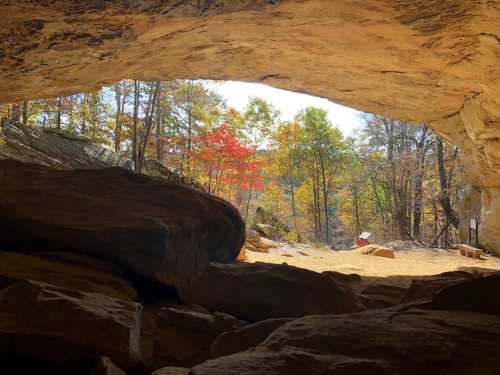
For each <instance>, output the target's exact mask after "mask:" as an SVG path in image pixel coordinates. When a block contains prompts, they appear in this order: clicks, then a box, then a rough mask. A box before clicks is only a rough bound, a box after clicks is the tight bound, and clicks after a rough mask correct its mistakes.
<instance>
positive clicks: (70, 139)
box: [0, 121, 133, 169]
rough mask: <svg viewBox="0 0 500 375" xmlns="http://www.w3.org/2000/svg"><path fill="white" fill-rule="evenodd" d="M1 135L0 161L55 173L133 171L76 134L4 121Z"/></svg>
mask: <svg viewBox="0 0 500 375" xmlns="http://www.w3.org/2000/svg"><path fill="white" fill-rule="evenodd" d="M0 135H1V138H0V139H1V140H2V141H1V142H0V159H14V160H18V161H22V162H26V163H35V164H41V165H46V166H48V167H53V168H57V169H99V168H107V167H122V168H126V169H132V167H133V163H132V161H131V160H129V159H127V158H124V157H122V156H120V155H118V154H116V153H115V152H113V151H111V150H110V149H107V148H106V147H103V146H100V145H98V144H95V143H93V142H91V141H90V139H89V138H87V137H84V136H81V135H78V134H72V133H69V132H65V131H61V130H56V129H49V128H47V129H40V128H32V127H29V126H22V125H20V124H12V123H11V122H10V121H5V122H4V123H3V124H2V126H1V128H0Z"/></svg>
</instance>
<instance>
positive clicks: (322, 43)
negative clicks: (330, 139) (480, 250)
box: [0, 0, 500, 252]
mask: <svg viewBox="0 0 500 375" xmlns="http://www.w3.org/2000/svg"><path fill="white" fill-rule="evenodd" d="M0 13H1V14H2V28H1V29H0V66H1V67H0V102H12V101H18V100H22V99H27V98H35V97H51V96H56V95H61V94H70V93H75V92H82V91H88V90H93V89H96V88H98V87H100V86H102V85H105V84H110V83H112V82H115V81H118V80H120V79H123V78H137V79H144V80H152V79H176V78H207V79H209V78H211V79H234V80H243V81H253V82H263V83H266V84H270V85H273V86H276V87H280V88H285V89H289V90H295V91H303V92H308V93H310V94H314V95H318V96H322V97H326V98H329V99H333V100H335V101H336V102H338V103H341V104H345V105H349V106H351V107H355V108H357V109H360V110H363V111H368V112H374V113H379V114H382V115H385V116H389V117H393V118H399V119H402V120H409V121H419V122H426V123H429V124H430V125H431V126H432V128H433V129H435V130H436V131H438V132H439V133H440V134H443V135H446V136H447V138H448V139H450V140H451V141H453V142H455V143H457V144H459V145H460V146H461V147H462V148H463V150H464V151H465V155H466V158H465V159H466V160H465V162H466V165H467V170H468V173H469V175H470V179H471V182H472V184H473V185H474V186H477V187H479V188H481V189H482V191H483V195H484V197H483V201H484V202H485V203H487V205H486V206H485V209H484V210H483V211H482V219H483V225H482V238H484V242H483V244H484V245H485V246H486V247H487V248H489V249H491V250H494V251H497V252H500V248H499V246H498V245H497V244H496V243H497V242H498V241H499V240H500V231H498V230H496V229H495V228H496V227H497V225H496V223H497V222H498V221H499V220H500V219H499V217H500V214H499V213H497V210H495V207H496V206H498V204H499V203H498V202H497V200H498V198H497V197H498V193H496V189H498V188H499V187H500V168H499V163H498V161H497V159H498V156H499V155H500V146H499V145H500V143H499V141H498V139H500V78H499V77H500V3H499V1H498V0H493V1H483V0H460V1H458V0H447V1H436V0H367V1H363V2H360V1H356V0H340V1H330V0H306V1H304V0H281V1H280V0H238V1H222V0H203V1H193V0H180V1H167V2H165V1H156V0H133V1H122V0H94V1H91V2H73V1H68V0H45V1H42V2H36V1H31V0H1V1H0ZM491 223H493V224H491Z"/></svg>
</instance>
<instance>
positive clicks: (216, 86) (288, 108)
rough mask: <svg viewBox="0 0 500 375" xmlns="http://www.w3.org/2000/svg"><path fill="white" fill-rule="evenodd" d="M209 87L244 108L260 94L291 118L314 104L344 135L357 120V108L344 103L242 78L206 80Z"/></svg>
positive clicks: (283, 115)
mask: <svg viewBox="0 0 500 375" xmlns="http://www.w3.org/2000/svg"><path fill="white" fill-rule="evenodd" d="M207 85H208V86H209V88H210V89H211V90H213V91H215V92H217V93H218V94H220V95H222V96H223V97H224V98H225V99H226V101H227V103H228V105H229V106H231V107H234V108H236V109H237V110H239V111H241V110H243V109H244V108H245V106H246V105H247V103H248V100H249V99H250V98H251V97H255V96H257V97H260V98H263V99H265V100H267V101H268V102H270V103H272V104H273V105H274V107H275V108H276V109H278V110H279V111H280V112H281V115H282V119H283V120H285V121H291V120H293V118H294V117H295V115H296V114H297V112H299V111H300V110H301V109H304V108H306V107H310V106H314V107H319V108H322V109H324V110H326V111H328V116H329V118H330V121H331V122H332V124H334V125H336V126H338V127H339V128H340V129H341V130H342V132H343V133H344V134H345V135H351V134H353V133H354V130H355V129H356V128H357V127H358V126H359V125H361V124H363V122H364V121H363V119H362V118H361V116H360V115H361V112H358V111H356V110H354V109H352V108H348V107H344V106H341V105H339V104H336V103H333V102H331V101H329V100H327V99H323V98H318V97H315V96H310V95H306V94H298V93H295V92H291V91H286V90H281V89H276V88H274V87H270V86H266V85H262V84H258V83H246V82H235V81H226V82H214V81H207Z"/></svg>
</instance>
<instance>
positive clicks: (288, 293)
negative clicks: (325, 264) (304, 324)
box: [180, 263, 364, 322]
mask: <svg viewBox="0 0 500 375" xmlns="http://www.w3.org/2000/svg"><path fill="white" fill-rule="evenodd" d="M180 294H181V298H182V299H183V300H185V301H189V302H193V303H197V304H200V305H202V306H204V307H207V308H209V309H211V310H213V311H224V312H226V313H229V314H231V315H233V316H235V317H237V318H240V319H243V320H246V321H250V322H255V321H258V320H264V319H271V318H290V317H300V316H304V315H308V314H329V313H330V314H331V313H346V312H353V311H360V310H362V309H363V308H364V306H363V305H362V304H361V303H360V301H359V299H358V298H357V296H356V295H355V293H354V292H353V291H352V289H351V288H350V287H349V286H348V285H342V284H339V283H336V282H335V281H334V280H332V279H331V278H330V277H328V276H324V275H322V274H319V273H316V272H313V271H309V270H305V269H301V268H295V267H290V266H286V265H277V264H265V263H254V264H249V263H239V264H215V263H212V264H211V265H210V267H208V268H207V269H206V270H205V271H204V272H203V273H202V274H201V275H199V276H198V277H197V278H195V279H193V282H192V283H191V284H190V285H186V286H185V287H183V288H181V289H180Z"/></svg>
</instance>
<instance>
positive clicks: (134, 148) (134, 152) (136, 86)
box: [132, 80, 140, 171]
mask: <svg viewBox="0 0 500 375" xmlns="http://www.w3.org/2000/svg"><path fill="white" fill-rule="evenodd" d="M139 90H140V83H139V82H138V81H137V80H134V120H133V121H134V125H133V126H134V129H133V134H132V160H133V162H134V169H135V170H136V171H138V170H139V168H138V165H137V121H138V117H139Z"/></svg>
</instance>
